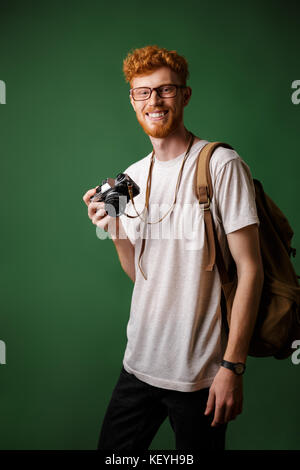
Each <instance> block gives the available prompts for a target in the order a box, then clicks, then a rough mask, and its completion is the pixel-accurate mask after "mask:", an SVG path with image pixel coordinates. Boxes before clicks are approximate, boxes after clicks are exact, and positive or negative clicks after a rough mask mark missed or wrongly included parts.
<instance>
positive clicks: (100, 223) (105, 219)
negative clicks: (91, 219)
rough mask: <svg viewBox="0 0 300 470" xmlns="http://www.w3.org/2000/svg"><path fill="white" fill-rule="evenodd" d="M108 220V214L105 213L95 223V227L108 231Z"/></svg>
mask: <svg viewBox="0 0 300 470" xmlns="http://www.w3.org/2000/svg"><path fill="white" fill-rule="evenodd" d="M109 220H110V216H109V215H106V216H105V217H102V218H101V219H100V220H98V221H97V222H96V223H95V225H97V227H99V228H102V229H103V230H105V232H107V231H108V225H109Z"/></svg>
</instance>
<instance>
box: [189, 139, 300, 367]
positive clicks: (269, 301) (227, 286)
mask: <svg viewBox="0 0 300 470" xmlns="http://www.w3.org/2000/svg"><path fill="white" fill-rule="evenodd" d="M219 146H222V147H226V148H230V149H233V147H231V146H230V145H228V144H226V143H224V142H212V143H209V144H206V145H205V146H204V147H203V148H202V149H201V151H200V153H199V156H198V161H197V171H196V175H195V191H196V195H197V197H198V199H199V203H201V204H203V210H204V221H205V233H206V246H207V256H208V264H207V267H206V268H205V269H206V270H207V271H212V270H213V268H214V265H215V264H216V266H217V268H218V271H219V275H220V279H221V285H222V296H221V298H222V300H221V306H222V317H223V321H224V323H225V326H226V328H227V331H228V328H230V317H231V309H232V303H233V299H234V295H235V291H236V287H237V274H236V267H235V263H234V260H233V258H232V257H231V262H230V264H229V268H228V269H227V270H226V268H225V262H224V259H223V255H222V252H221V248H220V245H219V242H218V238H217V235H216V231H215V226H214V221H213V218H212V215H211V211H210V201H211V200H212V198H213V187H212V182H211V175H210V171H209V162H210V158H211V156H212V154H213V151H214V150H215V149H216V148H217V147H219ZM253 183H254V187H255V193H256V199H255V200H256V207H257V214H258V217H259V221H260V226H259V238H260V247H261V254H262V260H263V266H264V275H265V278H264V285H263V290H262V295H261V300H260V306H259V310H258V315H257V320H256V324H255V328H254V332H253V335H252V339H251V342H250V347H249V352H248V354H249V355H250V356H261V357H262V356H274V357H275V358H276V359H284V358H286V357H288V356H290V355H291V354H292V352H293V348H292V343H293V341H294V340H300V286H299V282H298V278H299V277H300V276H297V274H296V273H295V269H294V267H293V264H292V262H291V255H293V256H295V255H296V250H295V249H294V248H292V247H291V240H292V238H293V235H294V232H293V230H292V228H291V226H290V224H289V222H288V220H287V218H286V217H285V215H284V214H283V213H282V212H281V210H280V209H279V208H278V207H277V206H276V204H275V203H274V202H273V201H272V199H271V198H270V197H269V196H268V195H267V194H266V193H265V192H264V189H263V186H262V184H261V182H260V181H258V180H257V179H253Z"/></svg>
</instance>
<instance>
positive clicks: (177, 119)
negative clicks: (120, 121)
mask: <svg viewBox="0 0 300 470" xmlns="http://www.w3.org/2000/svg"><path fill="white" fill-rule="evenodd" d="M136 117H137V120H138V122H139V124H140V125H141V127H142V128H143V130H144V132H145V133H146V134H147V135H149V136H150V137H156V138H158V139H162V138H165V137H168V136H169V135H170V134H172V133H173V132H174V131H175V130H176V129H177V128H178V127H179V125H180V123H181V122H182V119H183V109H182V108H181V109H180V110H178V111H176V110H175V113H174V112H173V110H171V109H170V108H169V112H168V114H167V119H166V120H162V121H152V122H149V121H148V122H149V124H148V122H147V118H146V117H145V115H143V114H142V115H140V114H139V113H136Z"/></svg>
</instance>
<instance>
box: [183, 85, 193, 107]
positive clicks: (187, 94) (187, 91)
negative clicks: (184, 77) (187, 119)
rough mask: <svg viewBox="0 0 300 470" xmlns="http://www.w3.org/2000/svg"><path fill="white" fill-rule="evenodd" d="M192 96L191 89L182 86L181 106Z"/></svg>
mask: <svg viewBox="0 0 300 470" xmlns="http://www.w3.org/2000/svg"><path fill="white" fill-rule="evenodd" d="M191 96H192V89H191V87H190V86H188V87H186V88H184V90H183V106H186V105H187V104H188V102H189V101H190V99H191Z"/></svg>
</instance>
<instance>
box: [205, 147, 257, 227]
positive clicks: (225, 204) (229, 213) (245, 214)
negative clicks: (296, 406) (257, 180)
mask: <svg viewBox="0 0 300 470" xmlns="http://www.w3.org/2000/svg"><path fill="white" fill-rule="evenodd" d="M214 197H215V204H216V206H217V207H216V209H217V213H218V215H219V217H220V220H221V222H222V224H223V227H224V231H225V233H226V234H227V233H230V232H234V231H235V230H239V229H241V228H243V227H246V226H247V225H251V224H255V223H257V224H258V226H259V224H260V222H259V218H258V215H257V209H256V202H255V188H254V183H253V180H252V176H251V172H250V168H249V167H248V165H247V164H246V163H245V162H244V160H242V158H241V157H239V156H238V157H237V158H234V159H232V160H230V161H229V162H227V163H226V164H225V165H223V167H222V168H221V169H220V171H219V172H218V174H217V176H216V181H215V187H214Z"/></svg>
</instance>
